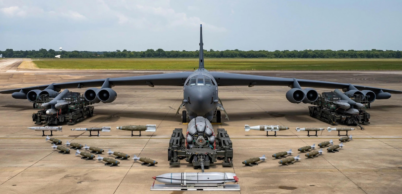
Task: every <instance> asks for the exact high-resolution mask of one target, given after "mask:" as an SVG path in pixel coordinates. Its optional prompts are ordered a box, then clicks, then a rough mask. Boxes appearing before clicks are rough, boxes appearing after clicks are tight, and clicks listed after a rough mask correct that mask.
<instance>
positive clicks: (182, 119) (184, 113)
mask: <svg viewBox="0 0 402 194" xmlns="http://www.w3.org/2000/svg"><path fill="white" fill-rule="evenodd" d="M181 121H182V122H183V123H187V111H185V110H183V112H181Z"/></svg>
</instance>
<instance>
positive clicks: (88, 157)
mask: <svg viewBox="0 0 402 194" xmlns="http://www.w3.org/2000/svg"><path fill="white" fill-rule="evenodd" d="M75 155H76V156H78V155H81V156H82V157H81V158H85V159H87V160H92V159H94V158H95V155H93V154H91V153H89V152H80V150H77V151H76V152H75Z"/></svg>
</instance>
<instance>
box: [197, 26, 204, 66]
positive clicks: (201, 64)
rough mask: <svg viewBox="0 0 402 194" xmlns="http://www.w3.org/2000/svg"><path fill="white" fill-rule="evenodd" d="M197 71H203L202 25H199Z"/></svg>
mask: <svg viewBox="0 0 402 194" xmlns="http://www.w3.org/2000/svg"><path fill="white" fill-rule="evenodd" d="M198 62H199V64H198V69H204V43H203V42H202V24H200V59H199V61H198Z"/></svg>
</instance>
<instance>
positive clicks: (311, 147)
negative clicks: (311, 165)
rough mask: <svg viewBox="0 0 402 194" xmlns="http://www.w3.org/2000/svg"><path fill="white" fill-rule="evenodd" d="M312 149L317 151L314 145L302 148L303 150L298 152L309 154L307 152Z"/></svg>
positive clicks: (300, 149)
mask: <svg viewBox="0 0 402 194" xmlns="http://www.w3.org/2000/svg"><path fill="white" fill-rule="evenodd" d="M311 149H315V144H313V145H312V146H304V147H301V148H299V149H298V150H299V151H300V152H307V151H310V150H311Z"/></svg>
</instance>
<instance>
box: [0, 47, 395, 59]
mask: <svg viewBox="0 0 402 194" xmlns="http://www.w3.org/2000/svg"><path fill="white" fill-rule="evenodd" d="M0 54H3V57H6V58H54V57H55V56H56V55H61V58H198V56H199V52H198V50H196V51H185V50H183V51H165V50H163V49H157V50H153V49H148V50H146V51H128V50H123V51H120V50H116V51H55V50H53V49H49V50H46V49H39V50H26V51H22V50H19V51H14V50H13V49H6V50H5V51H0ZM204 56H205V57H206V58H402V52H401V51H393V50H376V49H372V50H336V51H334V50H301V51H298V50H292V51H290V50H283V51H279V50H276V51H265V50H259V51H253V50H251V51H241V50H238V49H235V50H225V51H215V50H212V49H211V50H205V51H204Z"/></svg>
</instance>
